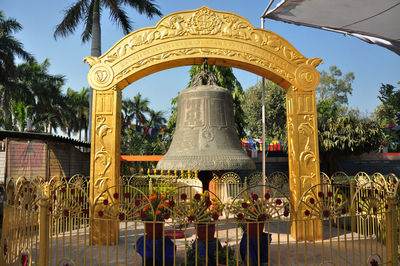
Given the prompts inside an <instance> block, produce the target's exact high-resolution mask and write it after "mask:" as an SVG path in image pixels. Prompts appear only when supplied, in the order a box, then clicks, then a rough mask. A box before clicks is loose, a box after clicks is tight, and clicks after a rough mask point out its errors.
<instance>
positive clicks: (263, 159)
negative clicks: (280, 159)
mask: <svg viewBox="0 0 400 266" xmlns="http://www.w3.org/2000/svg"><path fill="white" fill-rule="evenodd" d="M272 2H273V0H272V1H271V2H270V5H268V8H269V7H270V6H271V4H272ZM268 8H267V10H268ZM261 28H262V29H264V17H261ZM261 87H262V98H261V102H262V118H261V119H262V177H263V178H262V182H263V195H265V183H266V182H265V179H266V174H265V163H266V158H265V79H264V77H262V78H261Z"/></svg>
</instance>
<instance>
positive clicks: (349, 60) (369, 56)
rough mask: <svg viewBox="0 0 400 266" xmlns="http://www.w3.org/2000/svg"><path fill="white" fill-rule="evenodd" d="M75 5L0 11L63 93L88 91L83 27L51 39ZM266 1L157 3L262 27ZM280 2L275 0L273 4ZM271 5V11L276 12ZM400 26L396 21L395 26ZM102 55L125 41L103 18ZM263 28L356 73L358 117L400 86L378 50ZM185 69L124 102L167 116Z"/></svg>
mask: <svg viewBox="0 0 400 266" xmlns="http://www.w3.org/2000/svg"><path fill="white" fill-rule="evenodd" d="M74 2H76V1H71V0H65V1H55V0H40V1H30V0H0V10H2V11H3V13H4V16H5V17H6V18H15V19H16V20H17V21H18V22H19V23H20V24H21V25H22V27H23V29H22V30H21V31H20V32H18V33H17V34H15V37H16V38H17V39H18V40H19V41H21V42H22V43H23V45H24V48H25V50H27V51H28V52H30V53H32V54H33V55H34V56H35V58H36V59H37V60H38V61H39V62H43V60H45V59H46V58H48V59H49V60H50V64H51V66H50V68H49V72H50V73H51V74H61V75H64V76H65V78H66V83H65V86H64V87H63V90H64V91H66V89H67V88H68V87H70V88H72V89H74V90H76V91H80V90H81V89H82V87H89V84H88V81H87V73H88V71H89V66H88V65H87V64H84V63H83V62H82V60H83V58H85V57H86V56H88V55H90V42H88V43H84V44H83V43H82V42H81V33H82V31H83V27H82V26H79V27H78V28H77V30H76V32H75V33H74V34H72V35H69V36H67V37H65V38H61V37H59V38H57V40H55V39H54V38H53V33H54V30H55V27H56V25H57V24H59V23H60V22H61V20H62V18H63V15H64V10H65V9H66V8H67V7H69V6H70V5H71V4H73V3H74ZM268 2H269V1H261V0H253V1H239V0H190V1H189V0H186V1H182V0H168V1H167V0H156V3H157V4H158V5H159V7H160V9H161V12H162V13H163V15H164V16H165V15H168V14H170V13H172V12H177V11H182V10H191V9H197V8H199V7H201V6H203V5H205V6H208V7H210V8H213V9H216V10H224V11H230V12H234V13H236V14H239V15H241V16H243V17H245V18H246V19H248V20H249V21H250V23H252V24H253V26H255V27H260V25H261V20H260V16H261V14H262V13H263V11H264V9H265V8H266V7H267V5H268ZM276 2H279V1H276ZM274 6H275V4H274V5H273V6H272V7H274ZM126 10H127V13H128V16H129V17H130V19H131V21H133V26H134V30H136V29H140V28H143V27H150V26H154V25H155V24H156V23H157V22H158V21H159V20H160V19H161V17H154V18H153V19H149V18H147V17H146V16H145V15H140V14H138V13H137V12H136V11H135V10H134V9H132V8H127V9H126ZM399 23H400V22H399ZM101 24H102V53H104V52H106V51H107V50H108V49H109V48H111V47H112V46H113V45H114V44H115V43H116V42H117V41H118V40H120V39H121V38H122V37H124V34H123V32H122V30H121V29H119V28H118V26H117V25H116V24H114V23H113V22H111V21H110V19H109V16H108V14H107V13H104V14H103V15H102V19H101ZM264 27H265V29H268V30H270V31H272V32H275V33H277V34H279V35H280V36H282V37H283V38H285V39H286V40H288V41H289V42H290V43H291V44H292V45H293V46H294V47H295V48H296V49H297V50H298V51H299V52H300V53H302V54H303V55H304V56H306V57H307V58H311V57H319V58H322V59H323V60H324V63H323V64H322V65H320V66H319V67H318V68H317V69H318V70H319V71H322V70H325V71H328V70H329V67H330V66H333V65H336V66H337V67H338V68H339V69H340V70H341V71H342V72H343V73H347V72H354V74H355V80H354V82H353V94H352V96H350V97H349V106H350V107H353V108H358V109H359V110H360V111H361V113H362V114H367V113H370V112H373V111H374V109H375V108H376V106H377V105H378V104H380V102H379V100H378V99H377V95H378V92H379V88H380V85H381V83H385V84H386V83H389V84H392V85H396V86H397V82H398V81H400V56H398V55H396V54H395V53H393V52H391V51H389V50H387V49H385V48H383V47H379V46H376V45H372V44H368V43H366V42H363V41H361V40H359V39H357V38H355V37H350V36H345V35H343V34H338V33H333V32H328V31H323V30H318V29H313V28H308V27H304V26H296V25H293V24H287V23H284V22H278V21H274V20H268V19H267V20H265V26H264ZM188 70H189V67H188V66H186V67H179V68H173V69H169V70H164V71H161V72H158V73H155V74H152V75H149V76H147V77H145V78H142V79H141V80H138V81H136V82H135V83H133V84H131V85H130V86H128V87H127V88H125V89H124V90H123V93H122V95H123V97H124V98H128V97H133V96H134V95H136V94H137V93H138V92H140V93H141V94H142V96H143V97H146V98H148V99H149V101H150V107H151V108H152V109H154V110H162V111H164V112H165V114H166V117H169V114H170V103H171V99H172V98H174V97H175V96H176V95H177V93H178V92H179V91H181V90H183V89H185V88H186V87H187V84H188V82H189V72H188ZM234 74H235V75H236V77H237V79H238V80H239V81H240V83H241V84H242V87H243V88H244V89H247V88H248V87H250V86H252V85H254V84H256V83H257V81H259V80H260V79H261V78H260V77H258V76H256V75H254V74H252V73H250V72H246V71H243V70H239V69H234Z"/></svg>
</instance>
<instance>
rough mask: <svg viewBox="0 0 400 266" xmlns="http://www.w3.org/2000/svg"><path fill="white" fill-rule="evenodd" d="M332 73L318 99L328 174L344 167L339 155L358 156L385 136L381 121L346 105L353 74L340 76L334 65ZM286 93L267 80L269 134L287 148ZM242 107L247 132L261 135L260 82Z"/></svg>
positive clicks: (321, 145)
mask: <svg viewBox="0 0 400 266" xmlns="http://www.w3.org/2000/svg"><path fill="white" fill-rule="evenodd" d="M330 69H331V74H332V75H325V74H323V73H321V76H324V75H325V77H327V76H330V77H329V78H325V79H323V81H322V82H321V84H320V87H318V88H317V91H319V92H320V93H319V94H318V95H321V92H322V95H323V96H322V97H321V98H318V104H317V113H318V139H319V152H320V161H321V171H323V172H325V173H327V174H328V175H331V174H333V173H334V172H336V171H338V170H341V168H340V165H339V161H338V160H339V157H340V156H343V155H345V156H346V155H349V154H352V155H357V154H360V153H364V152H370V151H374V150H378V149H379V147H380V144H381V141H382V138H383V130H382V127H381V126H380V125H379V123H376V122H375V121H373V120H372V119H370V118H361V117H360V115H359V111H358V110H356V109H351V108H349V107H348V106H347V102H348V98H347V97H348V95H351V92H352V87H351V85H352V80H353V79H354V74H352V73H347V74H346V75H345V77H347V78H341V76H342V74H341V71H340V70H338V69H337V68H336V67H331V68H330ZM338 79H339V80H338ZM285 98H286V93H285V91H284V90H282V89H280V88H279V86H277V85H275V84H273V83H272V82H270V81H267V83H266V98H265V103H266V135H267V138H268V137H270V138H278V139H280V140H282V141H283V143H284V149H287V141H286V139H287V137H286V134H287V131H286V107H285ZM243 110H244V111H245V114H246V119H247V121H246V122H247V127H246V131H247V132H248V133H249V135H250V136H252V137H260V136H261V130H262V129H261V126H262V125H261V83H260V82H259V83H258V84H256V85H255V86H252V87H250V88H248V89H247V90H246V97H245V103H244V105H243Z"/></svg>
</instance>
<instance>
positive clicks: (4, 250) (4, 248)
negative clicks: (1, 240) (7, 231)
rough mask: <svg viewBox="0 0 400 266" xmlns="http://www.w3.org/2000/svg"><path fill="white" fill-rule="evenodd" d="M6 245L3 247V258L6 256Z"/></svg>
mask: <svg viewBox="0 0 400 266" xmlns="http://www.w3.org/2000/svg"><path fill="white" fill-rule="evenodd" d="M7 250H8V249H7V244H4V247H3V252H4V256H5V255H6V254H7Z"/></svg>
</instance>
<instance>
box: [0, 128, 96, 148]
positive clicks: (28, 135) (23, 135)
mask: <svg viewBox="0 0 400 266" xmlns="http://www.w3.org/2000/svg"><path fill="white" fill-rule="evenodd" d="M5 138H13V139H37V140H47V141H54V142H59V143H60V142H61V143H68V144H72V145H75V146H80V147H86V148H90V143H88V142H84V141H80V140H76V139H73V138H68V137H63V136H57V135H52V134H49V133H37V132H18V131H7V130H0V139H5Z"/></svg>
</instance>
